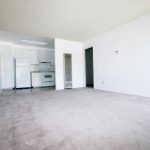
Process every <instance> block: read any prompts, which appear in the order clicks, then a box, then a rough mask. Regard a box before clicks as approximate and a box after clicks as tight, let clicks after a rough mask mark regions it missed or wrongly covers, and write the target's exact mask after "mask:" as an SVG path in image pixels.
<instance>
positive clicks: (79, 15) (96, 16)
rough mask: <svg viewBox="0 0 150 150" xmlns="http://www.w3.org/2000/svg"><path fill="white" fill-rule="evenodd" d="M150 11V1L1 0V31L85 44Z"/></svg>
mask: <svg viewBox="0 0 150 150" xmlns="http://www.w3.org/2000/svg"><path fill="white" fill-rule="evenodd" d="M149 11H150V0H0V30H4V31H10V32H18V33H25V34H31V35H37V36H44V37H51V38H63V39H69V40H76V41H85V40H88V39H90V38H92V37H93V36H95V35H98V34H101V33H103V32H105V31H108V30H110V29H112V28H114V27H117V26H119V25H121V24H123V23H126V22H128V21H130V20H133V19H134V18H136V17H139V16H142V15H144V14H146V13H148V12H149Z"/></svg>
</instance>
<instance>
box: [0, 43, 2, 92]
mask: <svg viewBox="0 0 150 150" xmlns="http://www.w3.org/2000/svg"><path fill="white" fill-rule="evenodd" d="M1 62H2V58H1V44H0V94H1V91H2V64H1Z"/></svg>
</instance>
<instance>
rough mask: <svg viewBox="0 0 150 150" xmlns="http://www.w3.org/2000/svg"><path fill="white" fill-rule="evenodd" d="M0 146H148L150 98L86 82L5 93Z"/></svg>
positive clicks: (82, 149) (107, 149) (6, 149)
mask: <svg viewBox="0 0 150 150" xmlns="http://www.w3.org/2000/svg"><path fill="white" fill-rule="evenodd" d="M0 150H150V98H144V97H138V96H131V95H125V94H119V93H112V92H104V91H99V90H94V89H88V88H85V89H74V90H62V91H53V90H51V91H49V90H43V91H41V90H35V91H32V92H31V91H29V90H26V91H22V92H17V93H16V94H15V93H13V92H12V93H9V92H8V93H5V94H3V95H2V96H0Z"/></svg>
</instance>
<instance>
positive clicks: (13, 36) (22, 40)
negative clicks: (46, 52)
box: [0, 31, 54, 49]
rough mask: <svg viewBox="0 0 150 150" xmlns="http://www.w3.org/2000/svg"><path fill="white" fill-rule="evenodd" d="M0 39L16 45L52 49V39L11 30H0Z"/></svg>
mask: <svg viewBox="0 0 150 150" xmlns="http://www.w3.org/2000/svg"><path fill="white" fill-rule="evenodd" d="M0 41H1V42H7V43H12V44H16V45H24V46H34V47H43V48H51V49H54V39H50V38H45V37H39V36H33V35H26V34H18V33H13V32H5V31H0Z"/></svg>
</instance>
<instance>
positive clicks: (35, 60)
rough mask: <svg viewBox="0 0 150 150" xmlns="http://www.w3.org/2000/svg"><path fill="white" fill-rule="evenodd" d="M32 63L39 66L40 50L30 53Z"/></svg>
mask: <svg viewBox="0 0 150 150" xmlns="http://www.w3.org/2000/svg"><path fill="white" fill-rule="evenodd" d="M30 63H31V64H32V65H35V64H39V59H38V50H37V49H34V50H31V51H30Z"/></svg>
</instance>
